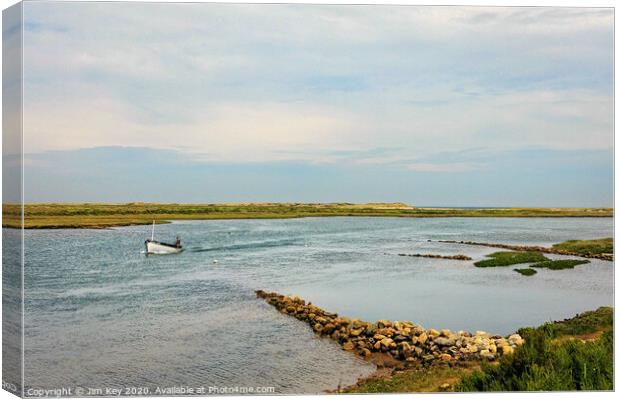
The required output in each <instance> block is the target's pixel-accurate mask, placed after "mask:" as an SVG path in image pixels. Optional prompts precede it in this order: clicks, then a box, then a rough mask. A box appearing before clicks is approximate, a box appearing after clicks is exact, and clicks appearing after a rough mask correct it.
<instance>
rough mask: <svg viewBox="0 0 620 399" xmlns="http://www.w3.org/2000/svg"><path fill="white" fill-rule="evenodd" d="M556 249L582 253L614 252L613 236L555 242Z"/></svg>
mask: <svg viewBox="0 0 620 399" xmlns="http://www.w3.org/2000/svg"><path fill="white" fill-rule="evenodd" d="M553 248H554V249H559V250H561V251H570V252H574V253H578V254H582V255H594V254H613V253H614V240H613V238H600V239H597V240H570V241H565V242H562V243H560V244H555V245H554V246H553Z"/></svg>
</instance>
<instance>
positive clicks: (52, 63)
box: [24, 2, 613, 206]
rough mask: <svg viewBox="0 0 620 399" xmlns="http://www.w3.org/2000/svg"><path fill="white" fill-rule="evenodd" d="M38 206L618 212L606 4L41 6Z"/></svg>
mask: <svg viewBox="0 0 620 399" xmlns="http://www.w3.org/2000/svg"><path fill="white" fill-rule="evenodd" d="M24 19H25V30H24V62H25V70H24V85H25V86H24V136H25V142H24V150H25V152H26V154H27V155H26V161H25V173H26V199H27V200H29V201H163V202H223V201H312V202H316V201H323V202H328V201H348V202H366V201H402V202H407V203H411V204H418V205H436V206H610V205H611V204H612V198H613V192H612V187H613V172H612V169H613V152H612V151H613V91H612V87H613V86H612V79H613V47H612V46H613V12H612V10H611V9H584V8H581V9H575V8H502V7H495V8H479V7H386V6H381V7H378V6H309V5H230V4H228V5H217V4H211V5H208V4H153V3H151V4H137V3H134V4H129V3H95V4H93V3H37V2H34V3H26V4H25V8H24Z"/></svg>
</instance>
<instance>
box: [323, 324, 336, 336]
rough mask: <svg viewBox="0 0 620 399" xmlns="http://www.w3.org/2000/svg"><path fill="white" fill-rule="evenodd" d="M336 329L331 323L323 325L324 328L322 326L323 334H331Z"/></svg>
mask: <svg viewBox="0 0 620 399" xmlns="http://www.w3.org/2000/svg"><path fill="white" fill-rule="evenodd" d="M335 328H336V326H335V325H333V324H332V323H327V324H325V326H323V333H324V334H331V333H332V332H333V331H334V329H335Z"/></svg>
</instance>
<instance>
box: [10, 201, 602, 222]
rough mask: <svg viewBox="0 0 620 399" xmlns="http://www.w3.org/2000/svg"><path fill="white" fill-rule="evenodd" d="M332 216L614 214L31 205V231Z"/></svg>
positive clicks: (16, 210)
mask: <svg viewBox="0 0 620 399" xmlns="http://www.w3.org/2000/svg"><path fill="white" fill-rule="evenodd" d="M2 211H3V217H2V225H3V226H4V227H21V206H20V205H18V204H3V205H2ZM317 216H320V217H328V216H392V217H589V216H598V217H611V216H613V209H610V208H504V209H437V208H416V207H413V206H409V205H407V204H402V203H368V204H352V203H331V204H320V203H223V204H157V203H141V202H135V203H127V204H106V203H79V204H71V203H36V204H26V205H25V209H24V227H25V228H105V227H110V226H126V225H133V224H149V223H151V222H152V221H153V220H156V221H158V222H161V223H165V222H167V221H170V220H202V219H275V218H300V217H317Z"/></svg>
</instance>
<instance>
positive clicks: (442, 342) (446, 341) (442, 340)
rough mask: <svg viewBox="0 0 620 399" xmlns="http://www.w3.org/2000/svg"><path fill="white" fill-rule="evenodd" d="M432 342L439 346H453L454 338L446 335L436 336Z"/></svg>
mask: <svg viewBox="0 0 620 399" xmlns="http://www.w3.org/2000/svg"><path fill="white" fill-rule="evenodd" d="M433 342H434V343H435V344H437V345H439V346H453V345H454V340H453V339H450V338H446V337H438V338H435V339H434V340H433Z"/></svg>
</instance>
